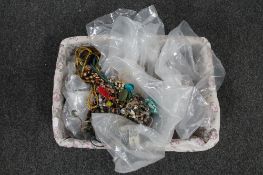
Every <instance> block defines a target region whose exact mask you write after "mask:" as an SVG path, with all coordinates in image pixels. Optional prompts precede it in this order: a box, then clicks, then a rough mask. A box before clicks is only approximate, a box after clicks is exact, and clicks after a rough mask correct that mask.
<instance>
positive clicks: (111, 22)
mask: <svg viewBox="0 0 263 175" xmlns="http://www.w3.org/2000/svg"><path fill="white" fill-rule="evenodd" d="M86 28H87V33H88V35H89V36H90V37H91V38H90V43H89V44H91V45H93V46H95V47H96V48H97V49H98V50H99V51H100V52H101V54H102V56H101V58H100V65H101V67H102V71H103V72H104V73H105V74H106V75H107V76H116V77H118V78H119V79H121V80H122V81H124V82H129V83H132V84H133V85H134V86H135V92H136V93H138V94H140V95H142V96H143V97H144V98H148V97H150V98H152V99H153V100H154V102H155V103H156V105H157V107H158V115H156V116H154V117H153V123H152V125H151V128H150V127H146V126H143V125H139V124H135V123H134V122H132V121H130V120H128V119H126V118H124V117H122V116H118V115H115V114H109V113H96V114H95V113H93V114H92V126H93V128H94V130H95V134H96V137H97V138H98V139H99V140H100V141H101V142H102V143H103V144H104V145H105V146H106V148H107V149H108V151H109V152H110V154H111V155H112V156H113V158H114V162H115V170H116V171H117V172H121V173H126V172H131V171H135V170H137V169H139V168H141V167H144V166H147V165H149V164H151V163H154V162H155V161H157V160H160V159H161V158H163V157H164V154H165V152H164V150H165V147H166V145H168V143H169V142H170V141H171V139H172V136H173V133H174V130H176V132H177V134H178V135H179V137H180V138H181V139H188V138H189V137H190V136H191V135H192V134H193V133H194V132H195V131H196V130H197V129H198V128H199V127H201V126H202V127H204V126H205V127H207V129H209V123H208V124H207V121H210V116H211V113H212V111H211V109H210V106H209V104H208V103H207V102H206V100H205V98H204V96H203V95H204V94H205V93H206V92H207V91H209V90H211V89H212V90H217V89H218V88H219V87H220V85H221V84H222V81H223V79H224V75H225V71H224V68H223V66H222V65H221V62H220V60H218V59H217V58H216V56H215V55H214V53H213V52H212V50H211V46H210V44H209V42H208V41H207V40H206V39H205V38H201V37H198V36H197V35H196V34H195V33H194V32H193V31H192V29H191V28H190V26H189V25H188V24H187V23H186V22H185V21H183V22H182V23H181V24H180V25H179V26H178V27H176V28H175V29H174V30H172V31H171V32H170V33H169V35H168V36H164V26H163V23H162V21H161V20H160V19H159V17H158V14H157V12H156V10H155V8H154V6H150V7H148V8H145V9H143V10H141V11H140V12H139V13H136V12H135V11H133V10H127V9H118V10H117V11H115V12H113V13H111V14H109V15H105V16H103V17H100V18H98V19H96V20H94V21H93V22H91V23H89V24H87V25H86ZM95 36H96V37H97V38H98V37H101V38H102V39H103V37H105V36H106V37H107V38H108V39H109V40H108V42H104V44H102V45H101V44H100V43H99V42H98V40H94V41H93V40H92V37H95ZM211 58H212V59H211ZM70 65H71V66H72V63H70V62H69V64H68V66H69V67H68V70H69V71H68V76H67V79H66V81H65V86H64V90H63V94H64V96H65V97H66V103H65V106H64V110H63V111H64V115H65V125H66V128H67V129H68V130H69V131H71V133H72V134H73V135H74V136H76V137H77V136H78V133H79V130H80V128H81V125H80V124H79V122H78V121H77V119H76V118H74V114H72V111H74V110H75V111H76V112H77V115H78V116H79V118H80V119H81V120H85V115H86V112H87V109H86V108H85V105H86V104H85V99H86V98H87V95H88V92H87V90H88V89H89V87H88V86H85V85H84V84H83V83H80V82H79V79H78V78H76V77H74V75H73V74H74V73H72V72H74V68H72V67H70ZM84 92H86V96H85V95H84V94H82V93H84ZM83 109H84V110H83ZM72 115H73V116H72ZM80 122H81V121H80Z"/></svg>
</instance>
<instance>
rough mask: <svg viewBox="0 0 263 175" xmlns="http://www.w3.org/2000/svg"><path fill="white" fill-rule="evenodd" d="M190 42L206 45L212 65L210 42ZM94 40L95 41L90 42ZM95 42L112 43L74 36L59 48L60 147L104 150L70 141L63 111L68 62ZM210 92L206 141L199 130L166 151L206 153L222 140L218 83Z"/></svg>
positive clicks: (55, 119) (55, 114) (56, 122)
mask: <svg viewBox="0 0 263 175" xmlns="http://www.w3.org/2000/svg"><path fill="white" fill-rule="evenodd" d="M188 39H189V41H190V42H191V44H192V45H193V47H194V45H196V46H198V45H206V46H207V48H208V49H207V51H206V54H205V57H206V58H205V61H206V62H207V64H209V65H212V64H211V62H212V61H213V60H212V50H211V46H210V43H209V42H208V41H207V39H205V38H203V37H188ZM91 41H92V42H91ZM165 41H166V37H164V36H160V42H163V43H164V42H165ZM93 42H96V44H98V43H102V44H105V43H107V42H109V38H108V37H107V36H96V37H90V36H75V37H70V38H66V39H64V40H63V41H62V42H61V44H60V47H59V53H58V58H57V63H56V70H55V76H54V89H53V105H52V124H53V132H54V137H55V140H56V142H57V144H58V145H59V146H63V147H74V148H88V149H105V147H101V146H95V145H93V144H92V143H91V142H90V141H89V140H79V139H75V138H70V137H69V136H68V135H67V132H66V128H65V126H64V122H63V121H62V119H61V118H62V110H63V105H64V102H65V99H64V96H63V95H62V92H61V89H62V87H63V81H64V76H65V69H66V60H67V59H69V58H70V57H72V53H73V51H74V50H75V48H76V47H79V46H82V45H89V44H91V45H92V43H93ZM209 86H211V87H209V88H208V93H207V94H206V95H205V96H204V98H205V99H206V101H207V102H208V103H209V105H210V107H211V110H212V117H211V125H210V129H209V132H207V133H206V139H204V138H203V136H201V135H202V133H203V129H202V128H199V129H198V130H197V131H196V132H195V133H194V134H193V136H192V137H191V138H190V139H187V140H183V139H178V138H176V134H175V136H174V138H173V139H172V140H171V142H170V144H168V145H167V146H166V151H176V152H194V151H205V150H208V149H210V148H212V147H214V146H215V145H216V144H217V142H218V141H219V129H220V107H219V103H218V99H217V92H216V88H215V83H214V81H213V80H211V83H209Z"/></svg>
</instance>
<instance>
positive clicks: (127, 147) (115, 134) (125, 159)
mask: <svg viewBox="0 0 263 175" xmlns="http://www.w3.org/2000/svg"><path fill="white" fill-rule="evenodd" d="M92 125H93V127H94V129H95V133H96V137H97V138H98V139H99V140H100V141H102V142H103V143H107V149H108V151H109V153H110V154H111V155H112V157H113V161H114V163H115V171H117V172H119V173H127V172H131V171H135V170H137V169H139V168H142V167H144V166H147V165H149V164H150V163H153V162H156V161H158V160H160V159H162V158H163V157H164V156H165V152H164V146H163V145H164V144H165V143H166V142H165V141H164V140H162V138H161V136H160V135H159V134H158V132H156V131H155V130H154V129H152V128H149V127H146V126H144V125H138V124H136V123H134V122H132V121H131V120H129V119H126V118H124V117H122V116H119V115H115V114H110V113H103V114H101V113H93V114H92Z"/></svg>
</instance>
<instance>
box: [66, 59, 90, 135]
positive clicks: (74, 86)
mask: <svg viewBox="0 0 263 175" xmlns="http://www.w3.org/2000/svg"><path fill="white" fill-rule="evenodd" d="M67 68H68V69H67V71H66V72H65V73H66V74H67V76H66V78H65V82H64V87H63V88H62V93H63V95H64V97H65V99H66V102H65V104H64V107H63V118H62V119H63V122H64V124H65V127H66V129H67V130H68V131H69V134H70V135H72V136H73V137H75V138H83V137H84V136H83V133H82V132H81V128H82V124H83V122H84V121H85V120H86V118H87V113H88V109H87V107H86V106H87V105H86V101H87V97H88V95H89V85H88V84H86V83H85V82H83V81H82V80H81V78H80V77H79V76H78V75H76V74H75V66H74V64H73V63H72V62H68V65H67Z"/></svg>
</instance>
